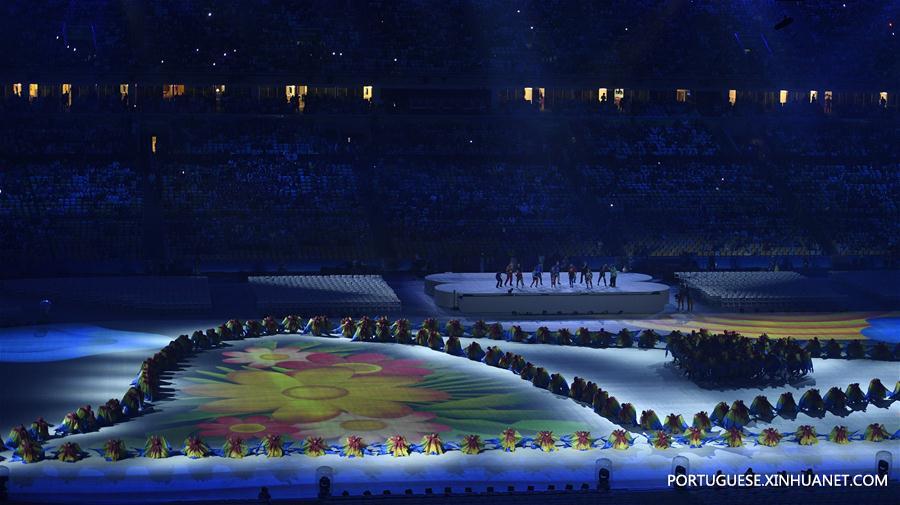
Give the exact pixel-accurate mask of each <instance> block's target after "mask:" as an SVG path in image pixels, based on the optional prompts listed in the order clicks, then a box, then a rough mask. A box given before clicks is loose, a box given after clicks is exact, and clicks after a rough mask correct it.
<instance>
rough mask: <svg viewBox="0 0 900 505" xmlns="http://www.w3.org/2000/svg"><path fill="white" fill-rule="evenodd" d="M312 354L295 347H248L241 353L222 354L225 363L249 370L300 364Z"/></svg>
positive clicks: (229, 352)
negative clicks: (243, 366) (245, 367)
mask: <svg viewBox="0 0 900 505" xmlns="http://www.w3.org/2000/svg"><path fill="white" fill-rule="evenodd" d="M311 354H313V353H311V352H306V351H302V350H300V349H298V348H296V347H271V348H270V347H248V348H246V349H244V350H243V351H228V352H223V353H222V356H225V359H224V360H223V361H224V362H225V363H229V364H233V365H246V366H249V367H251V368H272V367H273V366H281V365H282V363H284V362H286V361H289V362H291V363H302V362H305V361H306V360H307V358H308V357H309V356H310V355H311Z"/></svg>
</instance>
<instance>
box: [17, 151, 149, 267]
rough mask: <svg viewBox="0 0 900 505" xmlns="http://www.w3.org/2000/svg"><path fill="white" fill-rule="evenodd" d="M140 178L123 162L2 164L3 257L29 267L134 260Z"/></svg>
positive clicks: (137, 243)
mask: <svg viewBox="0 0 900 505" xmlns="http://www.w3.org/2000/svg"><path fill="white" fill-rule="evenodd" d="M140 186H141V184H140V177H139V175H138V174H137V173H136V172H135V171H134V169H133V168H132V167H130V166H128V165H126V164H120V163H119V162H115V161H113V162H104V163H99V162H97V163H92V162H78V161H75V160H71V159H66V160H54V161H52V162H46V163H39V162H37V161H35V162H32V163H28V164H20V163H6V164H4V166H3V167H2V170H0V222H2V225H0V243H2V244H3V247H2V248H0V263H3V268H2V270H3V271H4V272H22V273H24V272H27V271H29V270H32V269H35V268H39V267H40V266H42V265H52V264H59V262H62V261H76V262H86V263H89V262H103V261H114V260H136V259H138V258H140V251H141V222H140V216H141V212H142V208H143V203H142V200H143V196H142V191H141V187H140Z"/></svg>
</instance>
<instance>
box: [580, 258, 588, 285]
mask: <svg viewBox="0 0 900 505" xmlns="http://www.w3.org/2000/svg"><path fill="white" fill-rule="evenodd" d="M587 271H588V264H587V261H585V262H584V265H582V266H581V278H580V279H578V284H584V276H585V275H587Z"/></svg>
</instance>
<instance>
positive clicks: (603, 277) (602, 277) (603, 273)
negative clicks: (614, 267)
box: [597, 263, 609, 286]
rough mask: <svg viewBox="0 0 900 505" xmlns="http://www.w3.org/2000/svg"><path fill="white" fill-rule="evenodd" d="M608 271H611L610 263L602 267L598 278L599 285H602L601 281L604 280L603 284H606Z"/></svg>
mask: <svg viewBox="0 0 900 505" xmlns="http://www.w3.org/2000/svg"><path fill="white" fill-rule="evenodd" d="M606 272H609V265H607V264H605V263H604V264H603V267H602V268H600V278H599V279H598V280H597V286H600V281H603V285H604V286H606Z"/></svg>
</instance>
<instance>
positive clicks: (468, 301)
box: [425, 272, 669, 315]
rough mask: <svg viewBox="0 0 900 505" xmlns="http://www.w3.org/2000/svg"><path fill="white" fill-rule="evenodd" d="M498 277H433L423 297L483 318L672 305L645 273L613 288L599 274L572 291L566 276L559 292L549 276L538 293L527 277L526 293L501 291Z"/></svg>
mask: <svg viewBox="0 0 900 505" xmlns="http://www.w3.org/2000/svg"><path fill="white" fill-rule="evenodd" d="M494 276H495V274H493V273H456V272H445V273H440V274H432V275H429V276H428V277H426V278H425V292H426V293H427V294H429V295H431V296H432V297H433V298H434V301H435V303H437V305H438V306H440V307H444V308H447V309H456V310H459V311H461V312H470V313H485V314H514V315H557V314H558V315H563V314H655V313H657V312H661V311H662V310H663V309H664V308H665V306H666V303H668V301H669V286H667V285H665V284H661V283H657V282H650V281H651V277H650V276H649V275H647V274H641V273H620V274H619V275H618V278H617V280H616V287H614V288H612V287H608V286H604V285H603V281H599V285H598V283H597V279H596V277H597V275H596V273H595V281H594V287H593V288H592V289H589V288H587V287H585V285H583V284H577V283H576V284H575V287H569V284H568V275H567V274H562V276H561V277H562V281H563V286H562V287H555V288H552V287H550V274H549V273H547V272H544V279H543V280H544V284H543V285H542V286H538V287H534V288H532V287H530V285H531V274H530V273H529V274H526V275H525V286H526V287H524V288H522V287H519V288H514V287H512V288H511V287H510V286H507V285H504V286H503V287H502V288H498V287H496V286H497V281H496V279H495V277H494ZM579 276H580V274H579ZM504 277H505V276H504ZM504 280H505V279H504ZM607 282H609V276H608V275H607Z"/></svg>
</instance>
